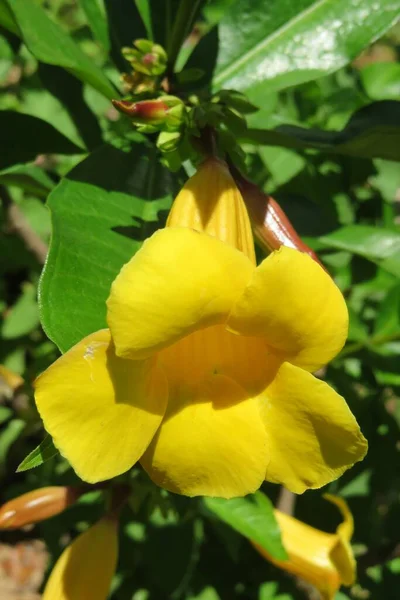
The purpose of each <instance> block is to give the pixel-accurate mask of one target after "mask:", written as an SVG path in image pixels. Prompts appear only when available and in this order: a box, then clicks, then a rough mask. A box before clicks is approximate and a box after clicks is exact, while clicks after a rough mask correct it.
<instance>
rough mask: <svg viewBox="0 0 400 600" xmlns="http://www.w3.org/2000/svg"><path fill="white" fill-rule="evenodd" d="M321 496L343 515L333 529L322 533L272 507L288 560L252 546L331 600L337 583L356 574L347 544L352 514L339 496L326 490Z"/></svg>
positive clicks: (345, 580)
mask: <svg viewBox="0 0 400 600" xmlns="http://www.w3.org/2000/svg"><path fill="white" fill-rule="evenodd" d="M325 498H326V499H327V500H329V501H330V502H332V503H333V504H336V506H337V507H338V508H339V510H340V512H341V514H342V516H343V522H342V523H341V524H340V525H339V526H338V528H337V530H336V533H325V532H324V531H320V530H319V529H315V528H314V527H311V526H310V525H307V524H306V523H303V522H302V521H299V520H298V519H295V518H294V517H291V516H290V515H287V514H285V513H283V512H281V511H279V510H275V511H274V513H275V518H276V520H277V522H278V524H279V527H280V530H281V535H282V542H283V545H284V547H285V549H286V551H287V553H288V560H277V559H275V558H273V557H272V556H271V555H270V554H269V553H268V552H267V551H266V550H264V549H263V548H261V546H258V545H257V544H255V543H253V546H254V547H255V548H256V549H257V550H258V552H259V553H260V554H261V555H262V556H264V558H266V559H267V560H269V561H271V562H272V563H273V564H275V565H276V566H278V567H280V568H281V569H283V570H284V571H287V572H288V573H292V574H294V575H297V576H299V577H301V578H302V579H304V580H305V581H308V582H309V583H311V584H312V585H314V586H315V587H316V588H317V589H318V590H319V592H320V593H321V597H322V598H323V600H333V599H334V598H335V596H336V592H337V591H338V589H339V588H340V586H341V585H342V584H343V585H347V586H349V585H352V584H353V583H354V580H355V576H356V563H355V560H354V556H353V552H352V549H351V546H350V539H351V536H352V535H353V517H352V515H351V512H350V510H349V508H348V506H347V504H346V502H345V501H344V500H343V499H342V498H338V497H336V496H331V495H328V494H326V495H325Z"/></svg>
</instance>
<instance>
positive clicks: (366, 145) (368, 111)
mask: <svg viewBox="0 0 400 600" xmlns="http://www.w3.org/2000/svg"><path fill="white" fill-rule="evenodd" d="M242 141H244V142H253V143H257V144H261V145H267V146H284V147H286V148H295V149H299V150H300V149H304V148H314V149H316V150H320V151H321V152H331V153H334V154H345V155H349V156H359V157H362V158H385V159H388V160H395V161H400V102H395V101H394V100H393V101H391V100H387V101H382V102H375V103H373V104H370V105H368V106H365V107H364V108H361V109H360V110H358V111H357V112H355V113H354V115H352V117H351V119H350V120H349V122H348V123H347V125H346V127H345V128H344V129H342V131H323V130H318V129H304V128H302V127H296V126H294V125H282V126H280V127H277V128H276V129H272V130H263V129H248V130H247V132H246V133H245V135H244V136H243V137H242Z"/></svg>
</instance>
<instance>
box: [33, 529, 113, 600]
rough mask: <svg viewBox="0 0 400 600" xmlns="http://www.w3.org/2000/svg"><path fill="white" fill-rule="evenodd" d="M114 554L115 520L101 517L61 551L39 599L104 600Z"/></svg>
mask: <svg viewBox="0 0 400 600" xmlns="http://www.w3.org/2000/svg"><path fill="white" fill-rule="evenodd" d="M117 557H118V539H117V523H116V521H115V520H113V519H109V518H103V519H102V520H101V521H99V522H98V523H96V525H93V526H92V527H90V528H89V529H88V530H87V531H85V532H84V533H82V534H81V535H79V536H78V537H77V538H76V539H75V540H74V541H73V542H72V544H71V545H70V546H68V547H67V548H66V549H65V550H64V552H63V553H62V554H61V556H60V558H59V559H58V561H57V563H56V565H55V567H54V569H53V571H52V572H51V574H50V577H49V580H48V582H47V585H46V588H45V590H44V593H43V598H42V600H106V598H107V596H108V593H109V589H110V585H111V580H112V577H113V575H114V572H115V567H116V564H117Z"/></svg>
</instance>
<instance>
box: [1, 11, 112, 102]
mask: <svg viewBox="0 0 400 600" xmlns="http://www.w3.org/2000/svg"><path fill="white" fill-rule="evenodd" d="M7 2H8V5H9V7H10V9H11V10H12V12H13V14H14V18H15V20H16V22H17V24H18V27H19V29H20V31H21V36H22V38H23V40H24V42H25V44H26V45H27V46H28V48H29V50H30V51H31V52H32V54H33V55H34V56H35V57H36V58H37V59H38V60H40V61H41V62H44V63H46V64H49V65H56V66H59V67H64V68H65V69H67V70H68V71H70V72H71V73H72V74H73V75H75V77H77V78H78V79H81V80H82V81H83V82H85V83H89V84H90V85H92V86H93V87H94V88H96V89H97V90H98V91H99V92H101V93H102V94H104V96H106V97H107V98H110V99H111V98H115V96H116V94H117V92H116V90H115V88H114V87H113V85H112V84H111V83H110V81H109V80H108V79H107V77H106V76H105V75H104V73H103V72H102V71H101V69H99V67H97V66H96V65H95V64H94V63H93V62H92V61H91V60H90V58H89V57H88V56H86V54H84V53H83V52H82V51H81V49H80V48H79V46H78V45H77V44H76V43H75V42H74V40H73V39H72V38H71V37H70V36H69V35H68V34H67V33H66V32H65V31H64V30H63V29H61V27H59V25H57V23H55V22H54V21H53V20H52V19H51V18H50V17H49V16H48V15H47V13H46V11H45V10H44V9H43V8H42V7H41V6H39V4H37V3H36V2H26V1H25V0H7Z"/></svg>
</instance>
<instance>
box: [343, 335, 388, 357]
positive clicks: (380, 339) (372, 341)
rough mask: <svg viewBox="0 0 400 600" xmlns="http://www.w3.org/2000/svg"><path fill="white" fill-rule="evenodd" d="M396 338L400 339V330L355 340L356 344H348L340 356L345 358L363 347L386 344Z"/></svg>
mask: <svg viewBox="0 0 400 600" xmlns="http://www.w3.org/2000/svg"><path fill="white" fill-rule="evenodd" d="M396 340H400V331H397V332H396V333H391V334H387V335H376V336H374V337H370V338H368V339H367V340H364V341H362V342H355V343H354V344H349V345H348V346H346V347H345V348H343V350H342V351H341V353H340V354H339V357H338V358H343V357H344V356H347V355H348V354H354V353H355V352H358V351H359V350H362V349H363V348H368V347H369V346H379V345H381V344H386V342H394V341H396Z"/></svg>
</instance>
